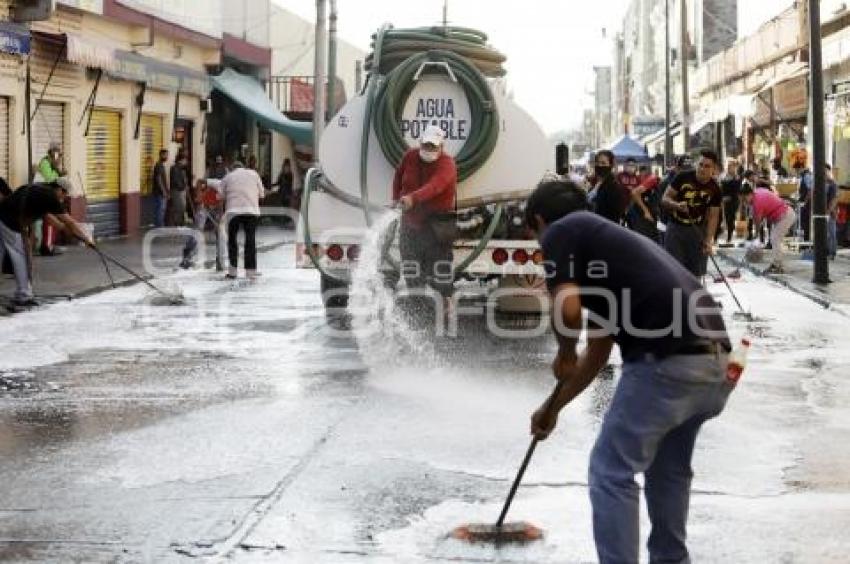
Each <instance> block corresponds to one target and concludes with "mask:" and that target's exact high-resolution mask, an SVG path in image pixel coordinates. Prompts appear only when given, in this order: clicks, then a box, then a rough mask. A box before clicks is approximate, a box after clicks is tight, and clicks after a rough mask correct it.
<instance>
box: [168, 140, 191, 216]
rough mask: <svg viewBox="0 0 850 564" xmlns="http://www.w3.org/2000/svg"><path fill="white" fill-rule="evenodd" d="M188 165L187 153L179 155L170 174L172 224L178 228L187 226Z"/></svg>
mask: <svg viewBox="0 0 850 564" xmlns="http://www.w3.org/2000/svg"><path fill="white" fill-rule="evenodd" d="M188 163H189V161H188V160H187V159H186V155H185V153H180V154H178V155H177V158H176V159H175V162H174V165H172V167H171V171H170V173H169V190H170V192H171V223H172V225H174V226H176V227H183V226H184V225H185V224H186V190H187V189H188V188H189V172H188V170H187V169H186V167H187V165H188Z"/></svg>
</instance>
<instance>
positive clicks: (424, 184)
mask: <svg viewBox="0 0 850 564" xmlns="http://www.w3.org/2000/svg"><path fill="white" fill-rule="evenodd" d="M444 139H445V134H444V133H443V130H442V129H440V128H439V127H437V126H434V125H432V126H428V127H427V128H426V129H425V131H424V133H423V134H422V139H421V141H420V146H419V148H418V149H410V150H409V151H407V153H406V154H405V155H404V157H403V158H402V161H401V164H400V165H399V166H398V168H397V169H396V173H395V178H394V179H393V200H394V201H397V202H398V203H399V205H400V206H401V209H402V211H403V212H404V214H403V215H402V218H401V231H400V233H399V251H400V253H401V259H402V268H401V274H402V276H404V278H405V281H406V282H407V287H408V288H418V287H423V286H425V285H426V284H427V285H429V286H431V287H432V288H433V289H434V290H436V291H437V292H439V293H440V294H441V295H442V296H443V298H445V301H446V304H445V306H446V307H447V308H448V307H449V298H450V297H451V293H452V287H453V279H452V276H451V273H452V247H453V241H451V240H445V239H441V238H440V237H439V232H438V227H437V225H436V222H437V221H439V219H440V216H441V214H445V213H446V212H451V211H452V210H454V207H455V191H456V187H457V168H456V167H455V161H454V159H453V158H452V157H451V156H450V155H448V154H446V153H445V152H443V141H444ZM448 221H452V218H449V219H448Z"/></svg>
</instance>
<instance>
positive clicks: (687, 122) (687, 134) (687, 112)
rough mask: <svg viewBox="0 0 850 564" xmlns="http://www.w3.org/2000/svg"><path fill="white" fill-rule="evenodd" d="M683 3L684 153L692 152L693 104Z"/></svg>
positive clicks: (683, 4)
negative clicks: (689, 83)
mask: <svg viewBox="0 0 850 564" xmlns="http://www.w3.org/2000/svg"><path fill="white" fill-rule="evenodd" d="M680 2H681V3H682V24H681V28H682V39H681V42H682V45H681V47H680V52H679V61H680V63H681V64H682V141H683V142H684V147H685V150H684V153H685V154H686V155H687V154H688V153H689V152H690V140H691V127H690V126H691V104H690V94H689V93H688V59H690V52H689V51H690V50H689V49H688V0H680Z"/></svg>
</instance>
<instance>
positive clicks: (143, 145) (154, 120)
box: [139, 114, 165, 227]
mask: <svg viewBox="0 0 850 564" xmlns="http://www.w3.org/2000/svg"><path fill="white" fill-rule="evenodd" d="M164 132H165V127H164V125H163V116H160V115H155V114H142V116H141V119H140V121H139V186H140V191H141V198H142V203H141V220H140V222H139V223H140V225H141V226H142V227H147V226H149V225H153V224H154V216H155V213H156V208H155V206H154V201H153V169H154V166H156V163H157V161H158V160H159V152H160V150H162V149H163V148H165V134H164Z"/></svg>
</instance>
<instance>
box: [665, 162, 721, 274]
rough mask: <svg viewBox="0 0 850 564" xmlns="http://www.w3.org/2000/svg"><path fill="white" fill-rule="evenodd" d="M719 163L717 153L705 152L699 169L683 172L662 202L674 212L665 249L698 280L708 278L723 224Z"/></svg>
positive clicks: (668, 227) (669, 210)
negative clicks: (716, 175)
mask: <svg viewBox="0 0 850 564" xmlns="http://www.w3.org/2000/svg"><path fill="white" fill-rule="evenodd" d="M717 163H718V160H717V153H715V152H713V151H703V152H702V156H701V158H700V160H699V162H698V163H697V168H696V170H688V171H685V172H681V173H679V174H678V175H677V176H676V178H675V179H674V180H673V182H672V184H671V185H670V186H669V187H668V188H667V190H666V191H665V192H664V198H663V199H662V201H661V205H662V206H663V207H664V208H665V209H666V210H667V211H668V212H670V220H669V222H668V223H667V233H666V235H665V237H664V248H666V249H667V252H669V253H670V254H671V255H673V256H674V257H675V258H676V260H678V261H679V262H681V263H682V264H683V265H684V266H685V268H687V269H688V270H689V271H691V273H692V274H693V275H694V276H696V277H697V278H700V277H702V276H705V272H706V265H707V263H708V255H709V254H711V253H713V252H714V250H713V249H714V234H715V233H716V232H717V225H718V224H719V223H720V204H721V201H722V198H721V195H720V186H718V185H717V181H716V180H715V179H714V176H715V174H716V173H717Z"/></svg>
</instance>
